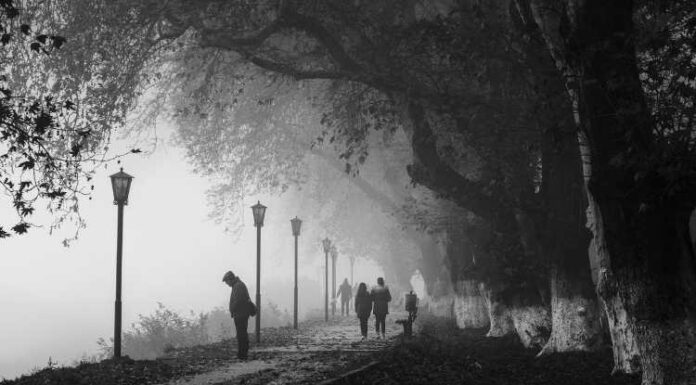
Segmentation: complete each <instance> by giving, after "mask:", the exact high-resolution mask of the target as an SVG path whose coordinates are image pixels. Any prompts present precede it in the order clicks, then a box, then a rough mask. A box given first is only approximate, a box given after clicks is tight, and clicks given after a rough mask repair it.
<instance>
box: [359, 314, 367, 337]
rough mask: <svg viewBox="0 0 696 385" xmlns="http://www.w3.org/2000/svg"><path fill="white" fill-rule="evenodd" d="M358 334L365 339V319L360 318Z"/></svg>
mask: <svg viewBox="0 0 696 385" xmlns="http://www.w3.org/2000/svg"><path fill="white" fill-rule="evenodd" d="M360 334H362V336H363V337H367V318H360Z"/></svg>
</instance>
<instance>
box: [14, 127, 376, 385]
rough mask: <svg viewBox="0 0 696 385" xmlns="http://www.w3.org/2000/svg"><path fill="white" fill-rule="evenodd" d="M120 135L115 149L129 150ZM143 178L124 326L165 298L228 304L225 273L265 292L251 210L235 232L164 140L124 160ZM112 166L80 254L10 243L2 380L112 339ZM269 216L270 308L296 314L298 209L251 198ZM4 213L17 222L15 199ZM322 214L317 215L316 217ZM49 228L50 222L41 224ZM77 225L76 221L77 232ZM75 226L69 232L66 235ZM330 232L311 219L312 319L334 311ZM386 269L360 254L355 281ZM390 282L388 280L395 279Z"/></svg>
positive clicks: (303, 290)
mask: <svg viewBox="0 0 696 385" xmlns="http://www.w3.org/2000/svg"><path fill="white" fill-rule="evenodd" d="M130 144H131V142H130V141H127V140H120V141H119V142H117V143H116V145H115V146H114V148H118V147H119V146H120V147H122V148H127V147H128V145H130ZM120 166H123V168H124V171H126V172H128V173H130V174H131V175H133V176H134V177H135V179H134V181H133V184H132V187H131V193H130V197H129V204H128V206H126V208H125V217H124V249H123V325H124V329H125V330H128V329H129V327H130V325H131V323H133V322H135V321H137V320H138V315H139V314H142V315H148V314H150V313H152V312H153V310H154V309H156V308H157V306H158V302H159V303H162V304H164V305H165V306H167V307H168V308H171V309H174V310H176V311H179V312H182V313H188V312H189V311H194V312H203V311H209V310H212V309H213V308H215V307H218V306H222V307H225V306H226V302H227V300H228V295H229V288H228V287H227V286H225V285H224V284H223V283H222V282H221V277H222V275H223V273H224V272H225V271H227V270H230V269H231V270H234V271H235V273H237V274H238V275H240V276H241V277H242V279H243V280H244V281H245V282H246V283H247V285H248V287H249V292H250V294H251V296H252V297H253V296H254V293H255V291H256V288H255V272H256V249H255V248H256V230H255V228H254V227H253V223H252V216H251V210H250V209H246V210H243V215H244V218H243V223H244V227H243V230H242V231H241V233H239V234H237V235H235V234H233V233H229V232H225V226H224V225H218V224H215V223H214V222H213V221H211V220H209V219H208V213H209V211H210V208H209V207H208V206H207V205H206V199H205V191H206V189H207V188H208V187H210V182H208V181H207V180H205V179H203V178H201V177H199V176H197V175H195V174H194V172H193V170H192V169H191V166H190V165H189V164H188V163H187V162H186V160H185V159H184V156H183V152H182V150H181V149H179V148H177V147H176V146H174V145H172V144H170V141H169V140H161V141H160V142H159V143H158V145H157V147H156V149H155V150H154V152H153V153H152V154H151V155H141V154H138V155H130V156H128V157H126V158H124V159H122V161H121V165H120ZM118 167H119V165H117V164H116V163H115V162H112V163H111V164H109V165H108V167H107V168H102V169H100V170H99V172H98V174H97V175H96V176H95V178H94V181H95V191H94V193H93V196H92V200H87V199H85V200H84V201H83V202H82V203H81V213H82V216H83V217H84V218H85V219H86V220H87V227H86V228H85V229H83V230H82V231H81V233H80V235H79V239H78V240H77V241H75V242H73V243H72V245H71V246H70V247H67V248H66V247H63V246H62V244H61V242H62V240H63V239H64V237H65V236H66V235H69V233H65V231H63V232H58V233H54V234H53V235H49V234H48V231H47V229H46V228H32V229H31V231H30V232H29V234H25V235H23V236H15V237H11V238H9V239H7V240H3V247H2V258H0V293H1V294H0V309H2V317H0V346H2V348H1V349H0V378H3V377H4V378H8V379H9V378H13V377H15V376H18V375H20V374H24V373H27V372H29V371H31V370H32V369H34V368H38V367H44V366H45V365H46V364H47V362H48V360H49V357H50V359H51V361H52V362H57V363H58V364H71V363H73V362H74V361H76V360H78V359H80V358H81V357H82V356H83V355H85V354H86V355H89V354H93V353H94V352H95V351H96V350H97V345H96V340H97V339H98V338H100V337H104V338H107V339H108V338H111V337H112V334H113V317H114V316H113V311H114V295H115V294H114V292H115V249H116V247H115V246H116V207H115V206H114V205H113V202H112V193H111V186H110V182H109V179H108V175H110V174H112V173H114V172H116V171H118ZM257 200H260V201H261V202H262V203H264V204H265V205H266V206H268V210H267V212H266V224H265V226H264V228H263V231H262V266H261V277H262V278H261V286H262V293H261V294H262V303H266V302H267V301H270V302H272V303H274V304H277V305H278V306H279V308H280V309H281V310H284V309H287V310H288V311H289V312H291V311H292V266H293V264H292V263H293V242H294V241H293V238H292V235H291V230H290V222H289V219H290V218H291V217H293V216H294V215H298V216H299V217H300V218H303V219H305V215H303V213H302V212H295V211H294V210H295V207H298V205H297V202H295V201H293V200H292V199H289V198H288V197H287V196H280V197H269V196H254V197H248V199H246V200H245V201H244V202H240V203H239V204H240V205H243V206H245V207H249V206H251V205H252V204H254V203H256V201H257ZM3 203H4V204H3V205H2V206H0V207H2V212H0V214H1V215H13V213H12V211H11V210H10V209H9V207H10V206H9V205H8V204H7V203H6V202H3ZM308 216H309V217H310V218H311V215H310V214H308ZM37 222H38V221H37ZM68 227H69V226H68ZM66 231H67V230H66ZM324 236H326V234H324V230H323V229H321V228H317V227H316V226H314V227H313V223H312V221H311V220H306V221H305V222H304V223H303V228H302V235H301V236H300V238H299V260H300V263H299V265H300V270H299V282H300V283H299V286H300V300H299V311H300V316H303V315H304V314H306V313H307V312H308V311H311V310H312V309H319V308H320V307H321V306H323V292H322V288H323V281H322V279H323V260H324V256H323V254H322V252H321V249H320V239H322V238H323V237H324ZM380 275H384V271H383V270H382V268H380V267H379V265H377V264H376V263H375V262H374V261H372V260H371V259H370V260H368V259H365V258H358V260H357V262H356V265H355V273H354V276H355V281H356V282H360V281H364V282H367V283H368V284H372V283H374V280H375V279H376V277H377V276H380ZM344 277H348V278H349V277H350V273H349V261H348V258H347V257H346V256H345V255H343V254H341V248H340V244H339V258H338V262H337V277H336V279H337V282H338V283H337V285H338V284H339V283H340V282H341V281H342V280H343V278H344ZM388 279H389V278H388V276H387V280H388Z"/></svg>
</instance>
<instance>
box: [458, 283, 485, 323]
mask: <svg viewBox="0 0 696 385" xmlns="http://www.w3.org/2000/svg"><path fill="white" fill-rule="evenodd" d="M455 292H456V297H455V299H454V315H455V317H456V319H457V326H459V327H460V328H462V329H470V328H473V329H480V328H485V327H489V326H490V321H489V318H488V308H487V306H486V300H485V298H484V297H483V296H482V295H481V293H480V292H479V285H478V282H477V281H476V280H473V279H463V280H459V281H458V282H457V284H456V290H455Z"/></svg>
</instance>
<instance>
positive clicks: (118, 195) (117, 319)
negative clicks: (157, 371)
mask: <svg viewBox="0 0 696 385" xmlns="http://www.w3.org/2000/svg"><path fill="white" fill-rule="evenodd" d="M110 178H111V187H112V190H113V194H114V205H116V206H117V207H118V219H117V221H118V223H117V234H116V301H115V304H114V306H115V309H114V358H120V357H121V318H122V317H121V308H122V303H121V280H122V279H121V278H122V275H121V271H122V259H123V207H124V206H126V205H128V194H129V193H130V186H131V182H132V181H133V176H131V175H128V174H126V173H125V172H123V168H121V170H120V171H119V172H117V173H115V174H113V175H111V176H110ZM266 208H267V207H266V206H264V205H262V204H261V202H258V203H256V204H255V205H253V206H252V207H251V210H252V213H253V215H254V227H256V308H257V309H258V311H257V314H256V342H257V343H258V342H261V227H263V220H264V217H265V215H266ZM290 224H291V227H292V235H293V236H294V237H295V286H294V301H293V302H294V304H293V305H294V306H293V327H294V328H295V329H297V238H298V237H299V235H300V228H301V227H302V220H300V219H299V218H297V217H295V218H293V219H291V220H290ZM322 246H323V247H324V253H325V257H326V264H325V269H326V273H325V280H324V284H325V288H324V289H325V291H324V292H325V297H324V319H325V320H326V321H328V320H329V253H330V254H331V259H332V262H333V269H332V271H333V273H332V276H333V282H332V291H331V292H332V293H333V294H332V296H331V297H332V299H333V298H334V297H335V295H336V258H337V257H338V251H337V250H336V246H335V245H332V243H331V240H329V239H328V238H325V239H324V240H323V241H322ZM350 280H351V283H352V281H353V259H351V279H350ZM332 314H333V315H335V314H336V302H335V301H332Z"/></svg>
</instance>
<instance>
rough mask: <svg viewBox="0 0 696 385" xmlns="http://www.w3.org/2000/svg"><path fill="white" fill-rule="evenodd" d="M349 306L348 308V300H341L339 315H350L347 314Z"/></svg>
mask: <svg viewBox="0 0 696 385" xmlns="http://www.w3.org/2000/svg"><path fill="white" fill-rule="evenodd" d="M349 309H350V306H348V300H341V315H344V313H345V315H350V314H349V313H348V311H349Z"/></svg>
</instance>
